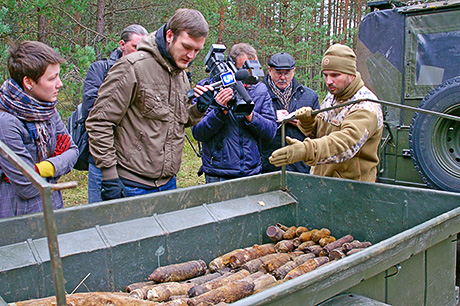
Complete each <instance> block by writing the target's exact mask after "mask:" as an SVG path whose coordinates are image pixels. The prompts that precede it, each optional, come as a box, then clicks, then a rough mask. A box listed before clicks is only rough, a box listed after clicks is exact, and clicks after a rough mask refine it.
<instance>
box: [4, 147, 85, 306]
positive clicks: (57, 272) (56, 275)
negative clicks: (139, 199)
mask: <svg viewBox="0 0 460 306" xmlns="http://www.w3.org/2000/svg"><path fill="white" fill-rule="evenodd" d="M0 153H1V154H2V155H3V156H4V157H5V158H6V159H8V161H9V162H10V163H12V164H13V165H14V166H15V167H16V168H17V169H19V170H21V172H22V173H23V174H24V176H25V177H26V178H27V179H28V180H29V181H31V182H32V184H33V185H34V186H35V187H37V188H38V189H39V190H40V195H41V198H42V203H43V217H44V221H45V227H46V236H47V239H48V249H49V252H50V262H51V270H52V272H53V283H54V291H55V294H56V303H57V305H58V306H65V305H67V302H66V298H65V296H66V293H65V285H64V274H63V272H62V262H61V257H60V256H59V245H58V240H57V228H56V220H55V218H54V208H53V200H52V198H51V195H52V194H53V192H54V191H55V190H60V189H64V188H70V187H73V186H76V185H77V183H76V182H70V183H61V184H50V183H48V182H47V181H45V180H44V179H43V178H42V177H41V176H40V175H39V174H38V173H36V172H35V170H33V169H32V168H31V167H30V166H29V165H28V164H27V163H26V162H25V161H23V160H22V159H21V158H20V157H19V156H18V155H16V153H14V152H13V151H12V150H11V149H10V148H9V147H8V146H7V145H5V144H4V143H3V142H2V141H0Z"/></svg>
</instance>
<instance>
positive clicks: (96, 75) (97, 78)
mask: <svg viewBox="0 0 460 306" xmlns="http://www.w3.org/2000/svg"><path fill="white" fill-rule="evenodd" d="M122 56H123V51H122V50H121V49H120V48H116V49H114V50H113V51H112V53H111V54H110V58H109V59H102V60H100V61H96V62H94V63H92V64H91V65H90V66H89V68H88V72H87V73H86V78H85V81H84V82H83V95H82V101H81V104H82V108H81V112H82V117H83V118H88V115H89V112H90V111H91V109H92V108H93V106H94V102H96V99H97V93H98V91H99V87H101V85H102V83H103V82H104V80H105V78H106V77H107V73H108V72H109V70H110V68H112V66H113V65H114V64H115V63H116V62H117V61H118V60H119V59H120V58H121V57H122ZM88 162H90V163H92V164H94V163H95V162H94V158H93V157H92V156H91V154H89V156H88Z"/></svg>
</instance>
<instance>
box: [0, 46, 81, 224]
mask: <svg viewBox="0 0 460 306" xmlns="http://www.w3.org/2000/svg"><path fill="white" fill-rule="evenodd" d="M63 62H64V58H62V56H61V55H60V54H59V53H58V52H56V51H55V50H54V49H52V48H51V47H49V46H47V45H45V44H43V43H40V42H36V41H24V42H22V43H19V44H18V45H16V46H14V47H13V48H12V49H11V50H10V56H9V57H8V70H9V73H10V77H11V78H10V79H8V80H6V81H5V82H4V83H3V85H2V86H1V88H0V140H1V141H2V142H3V143H5V144H6V145H7V146H8V147H9V148H10V149H11V150H13V151H14V152H15V153H16V154H17V155H19V156H20V157H21V158H22V159H23V160H24V161H25V162H26V163H28V164H29V165H30V166H31V167H32V168H35V171H36V172H37V173H38V174H40V175H41V176H42V177H44V178H45V179H46V180H47V181H48V182H50V183H55V182H57V180H58V179H59V177H60V176H61V175H63V174H66V173H68V172H70V170H72V167H73V165H74V164H75V162H76V160H77V156H78V149H77V147H76V145H75V144H74V143H73V142H72V139H71V137H70V136H69V134H68V132H67V129H66V127H65V125H64V123H63V122H62V120H61V117H60V116H59V114H58V112H57V111H56V97H57V94H58V92H59V88H61V87H62V82H61V80H60V78H59V71H60V63H63ZM52 199H53V206H54V208H55V209H57V208H62V207H63V201H62V195H61V193H60V191H56V192H54V193H53V195H52ZM42 210H43V208H42V200H41V196H40V192H39V190H38V189H37V188H36V187H35V186H34V185H33V184H32V183H31V182H30V181H29V180H28V179H27V178H26V177H24V176H23V175H22V173H21V171H19V170H18V169H16V167H14V166H13V165H12V164H11V163H10V162H9V161H8V160H7V159H6V158H5V157H3V156H1V155H0V218H4V217H11V216H17V215H23V214H29V213H34V212H40V211H42Z"/></svg>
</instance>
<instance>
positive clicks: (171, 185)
mask: <svg viewBox="0 0 460 306" xmlns="http://www.w3.org/2000/svg"><path fill="white" fill-rule="evenodd" d="M176 188H177V185H176V177H175V176H173V177H172V178H171V179H170V180H169V182H167V183H166V184H164V185H163V186H160V187H158V188H154V189H144V188H139V187H130V186H125V189H126V196H128V197H132V196H138V195H143V194H148V193H154V192H160V191H165V190H173V189H176Z"/></svg>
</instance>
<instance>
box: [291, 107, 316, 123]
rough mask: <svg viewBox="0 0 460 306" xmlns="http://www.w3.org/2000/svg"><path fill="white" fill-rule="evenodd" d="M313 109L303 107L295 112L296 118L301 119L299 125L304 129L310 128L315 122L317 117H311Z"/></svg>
mask: <svg viewBox="0 0 460 306" xmlns="http://www.w3.org/2000/svg"><path fill="white" fill-rule="evenodd" d="M311 112H312V109H311V107H309V106H308V107H302V108H299V109H298V110H296V111H295V117H296V118H297V119H299V123H298V124H299V125H300V126H302V127H305V128H306V127H308V126H309V125H310V124H312V123H313V122H314V121H315V117H314V116H312V115H311Z"/></svg>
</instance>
